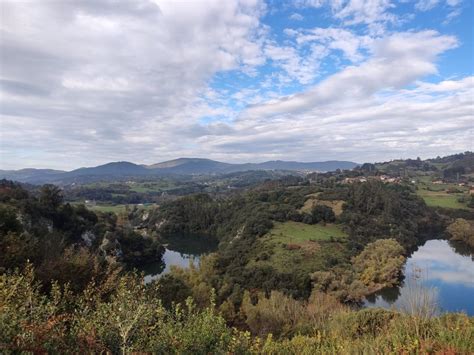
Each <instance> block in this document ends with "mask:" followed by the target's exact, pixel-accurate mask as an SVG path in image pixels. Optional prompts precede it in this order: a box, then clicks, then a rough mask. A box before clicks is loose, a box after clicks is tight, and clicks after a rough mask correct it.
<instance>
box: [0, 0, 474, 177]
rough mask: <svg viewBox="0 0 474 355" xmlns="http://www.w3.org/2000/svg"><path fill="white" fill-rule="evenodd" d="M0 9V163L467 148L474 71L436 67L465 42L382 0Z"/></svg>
mask: <svg viewBox="0 0 474 355" xmlns="http://www.w3.org/2000/svg"><path fill="white" fill-rule="evenodd" d="M451 5H452V6H453V8H454V7H455V6H458V7H459V5H458V3H456V4H451ZM451 5H449V6H451ZM0 6H1V16H2V18H1V20H2V21H1V25H0V26H1V27H0V31H1V37H0V45H1V48H0V55H1V59H0V60H1V67H0V76H1V79H0V90H1V106H0V115H1V118H0V119H1V122H0V124H1V133H0V139H1V142H0V143H1V144H0V156H1V160H0V168H4V169H5V168H21V167H52V168H66V169H69V168H76V167H78V166H91V165H96V164H99V163H103V162H108V161H114V160H130V161H134V162H140V163H154V162H157V161H162V160H165V159H171V158H176V157H179V156H199V157H209V158H214V159H221V160H225V161H230V162H243V161H263V160H268V159H275V158H278V159H295V160H296V159H297V160H307V161H309V160H313V161H315V160H326V159H352V160H355V161H373V160H385V159H387V158H396V157H414V156H417V155H421V156H433V155H438V154H440V155H442V154H449V153H453V152H459V151H464V150H468V149H472V139H471V137H472V133H473V131H472V130H473V119H474V115H473V112H474V104H473V97H474V87H473V86H474V85H473V76H472V75H462V76H457V77H442V76H441V75H440V72H439V62H440V61H441V60H442V59H443V56H445V55H446V54H447V53H449V52H450V51H452V50H454V49H456V48H459V47H460V46H462V45H463V43H461V42H460V41H459V39H458V38H457V36H456V35H455V34H453V33H450V34H443V33H442V32H441V31H440V30H439V29H437V30H433V29H409V28H403V29H401V28H396V26H399V24H400V23H402V22H403V18H404V16H402V14H397V13H396V6H395V5H394V4H393V3H392V2H390V1H388V0H387V1H385V0H384V1H370V2H360V1H341V2H326V1H299V2H296V3H295V4H294V6H293V8H290V9H288V11H289V14H288V15H286V14H285V15H284V16H282V19H284V20H281V21H280V23H279V24H278V25H273V24H272V22H271V21H269V20H268V19H269V18H272V16H276V15H273V14H274V13H275V12H276V13H278V11H281V12H282V11H284V9H273V8H272V7H271V6H270V5H268V4H266V3H264V2H263V1H259V0H242V1H219V0H206V1H204V0H203V1H196V2H184V1H171V0H169V1H162V0H159V1H148V0H140V1H133V2H128V1H127V2H118V3H117V2H114V1H108V0H105V1H94V2H90V1H78V2H41V3H39V2H38V3H31V2H26V3H24V2H17V1H3V2H2V3H1V5H0ZM435 6H440V5H439V4H437V2H433V3H431V2H423V3H422V2H420V4H419V5H418V4H417V5H416V6H415V7H416V9H415V7H414V8H413V11H430V9H431V8H434V7H435ZM446 6H448V5H446ZM458 7H455V9H458ZM305 9H311V10H305ZM304 11H321V12H324V11H325V12H324V13H325V14H326V15H325V16H327V17H328V18H330V19H331V24H330V25H329V26H315V24H313V22H312V20H311V14H312V13H311V12H308V13H305V12H304ZM288 19H290V22H291V26H290V27H288V26H289V25H288V23H289V22H287V20H288ZM305 21H309V22H305ZM302 24H305V26H304V27H300V26H302ZM312 24H313V25H312ZM390 26H395V29H390V28H391V27H390ZM427 77H435V78H437V80H426V78H427Z"/></svg>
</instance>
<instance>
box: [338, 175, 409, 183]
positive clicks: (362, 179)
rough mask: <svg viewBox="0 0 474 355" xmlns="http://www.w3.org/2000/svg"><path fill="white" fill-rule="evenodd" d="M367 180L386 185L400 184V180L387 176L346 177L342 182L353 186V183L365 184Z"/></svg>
mask: <svg viewBox="0 0 474 355" xmlns="http://www.w3.org/2000/svg"><path fill="white" fill-rule="evenodd" d="M367 180H379V181H383V182H387V183H394V184H399V183H400V182H402V178H400V177H393V176H388V175H376V176H368V177H367V176H356V177H346V178H345V179H344V180H343V183H345V184H353V183H355V182H367Z"/></svg>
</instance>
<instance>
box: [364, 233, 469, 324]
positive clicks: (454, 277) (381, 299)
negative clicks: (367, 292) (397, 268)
mask: <svg viewBox="0 0 474 355" xmlns="http://www.w3.org/2000/svg"><path fill="white" fill-rule="evenodd" d="M404 275H405V278H404V281H403V282H402V284H401V285H400V286H398V287H390V288H385V289H383V290H381V291H380V292H378V293H376V294H374V295H372V296H371V297H368V298H367V300H366V301H365V306H367V307H383V308H392V307H393V308H396V309H403V308H406V307H407V304H409V303H410V300H411V299H413V296H414V292H416V291H415V290H414V289H416V288H423V289H425V290H427V292H426V294H428V295H429V297H431V298H433V301H434V303H436V305H437V307H438V308H439V310H440V311H441V312H460V311H463V312H466V313H467V314H468V315H470V316H474V251H473V250H472V249H469V248H468V247H467V245H465V244H462V243H459V242H450V241H447V240H428V241H427V242H426V243H425V244H424V245H422V246H420V247H419V248H418V250H417V251H415V252H414V253H413V254H412V255H410V257H408V259H407V262H406V265H405V269H404Z"/></svg>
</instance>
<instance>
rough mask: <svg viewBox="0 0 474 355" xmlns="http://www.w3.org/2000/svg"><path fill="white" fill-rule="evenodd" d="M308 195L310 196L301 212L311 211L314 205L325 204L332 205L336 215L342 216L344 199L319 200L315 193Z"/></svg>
mask: <svg viewBox="0 0 474 355" xmlns="http://www.w3.org/2000/svg"><path fill="white" fill-rule="evenodd" d="M307 197H309V198H308V199H307V200H306V201H305V203H304V205H303V207H301V209H300V212H305V213H310V212H311V209H312V208H313V207H314V206H316V205H324V206H328V207H331V208H332V210H333V211H334V214H335V215H336V217H337V216H340V215H341V213H342V205H343V204H344V201H343V200H333V201H326V200H319V199H317V195H316V196H315V194H311V195H308V196H307Z"/></svg>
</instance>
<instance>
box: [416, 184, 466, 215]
mask: <svg viewBox="0 0 474 355" xmlns="http://www.w3.org/2000/svg"><path fill="white" fill-rule="evenodd" d="M448 189H456V190H459V191H462V192H459V193H448V192H447V190H448ZM467 192H468V190H467V188H466V187H463V186H458V185H457V184H433V183H432V182H430V181H421V182H420V183H419V184H418V189H417V194H418V195H419V196H421V197H422V198H423V200H425V202H426V204H427V205H428V206H432V207H443V208H455V209H467V210H470V208H469V207H468V206H467V202H460V201H459V199H460V198H461V197H463V196H464V197H465V200H466V201H468V200H469V196H468V195H467Z"/></svg>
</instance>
